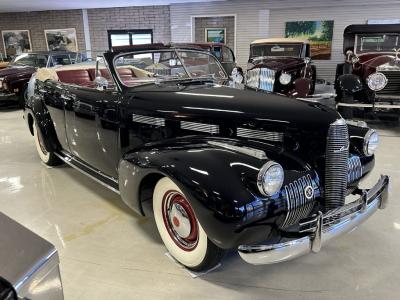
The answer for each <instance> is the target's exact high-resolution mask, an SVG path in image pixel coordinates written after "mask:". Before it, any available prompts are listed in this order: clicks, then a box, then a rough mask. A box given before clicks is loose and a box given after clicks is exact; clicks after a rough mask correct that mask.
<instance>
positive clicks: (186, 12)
mask: <svg viewBox="0 0 400 300" xmlns="http://www.w3.org/2000/svg"><path fill="white" fill-rule="evenodd" d="M170 14H171V41H172V42H191V41H192V30H193V28H192V17H193V16H205V15H234V16H236V39H235V42H236V47H235V52H236V56H237V58H238V62H239V64H240V65H242V66H246V64H247V59H248V56H249V45H250V43H251V42H252V41H253V40H255V39H258V38H261V37H265V36H267V35H268V23H269V20H268V19H269V11H268V6H267V3H266V2H265V1H257V0H250V1H237V0H232V1H225V2H208V3H190V4H174V5H171V7H170ZM249 20H251V22H249ZM227 30H229V29H227Z"/></svg>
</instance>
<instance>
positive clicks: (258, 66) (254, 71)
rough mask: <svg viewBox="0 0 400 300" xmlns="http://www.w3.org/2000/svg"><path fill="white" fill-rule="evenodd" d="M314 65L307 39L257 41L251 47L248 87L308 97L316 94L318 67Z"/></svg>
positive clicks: (247, 76)
mask: <svg viewBox="0 0 400 300" xmlns="http://www.w3.org/2000/svg"><path fill="white" fill-rule="evenodd" d="M310 62H311V60H310V44H309V43H308V41H307V40H299V39H292V38H275V39H261V40H256V41H254V42H252V43H251V45H250V57H249V61H248V65H247V74H246V85H247V86H248V87H250V88H255V89H261V90H265V91H268V92H274V93H280V94H285V95H290V96H294V97H307V96H309V95H311V94H313V93H314V90H315V82H316V68H315V66H314V65H311V64H310ZM299 79H302V80H299Z"/></svg>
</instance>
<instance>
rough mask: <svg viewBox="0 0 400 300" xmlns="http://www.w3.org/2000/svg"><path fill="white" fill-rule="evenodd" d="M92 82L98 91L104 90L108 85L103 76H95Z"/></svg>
mask: <svg viewBox="0 0 400 300" xmlns="http://www.w3.org/2000/svg"><path fill="white" fill-rule="evenodd" d="M93 82H94V84H95V85H96V89H98V90H100V91H103V90H106V89H107V87H108V80H107V79H105V78H104V77H101V76H97V77H96V78H95V79H94V81H93Z"/></svg>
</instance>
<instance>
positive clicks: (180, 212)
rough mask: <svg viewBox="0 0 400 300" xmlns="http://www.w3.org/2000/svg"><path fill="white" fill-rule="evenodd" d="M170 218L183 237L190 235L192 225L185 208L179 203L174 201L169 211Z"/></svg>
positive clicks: (177, 231)
mask: <svg viewBox="0 0 400 300" xmlns="http://www.w3.org/2000/svg"><path fill="white" fill-rule="evenodd" d="M169 220H170V222H171V224H172V227H173V228H174V230H175V231H176V233H177V234H178V235H179V236H180V237H181V238H184V239H185V238H187V237H188V236H189V235H190V232H191V230H192V226H191V225H190V220H189V218H188V215H187V213H186V211H185V209H184V208H183V207H182V205H180V204H179V203H174V204H173V205H172V207H171V210H170V212H169Z"/></svg>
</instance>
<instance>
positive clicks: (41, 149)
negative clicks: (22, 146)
mask: <svg viewBox="0 0 400 300" xmlns="http://www.w3.org/2000/svg"><path fill="white" fill-rule="evenodd" d="M33 137H34V139H35V145H36V150H37V153H38V154H39V157H40V159H41V160H42V162H43V163H45V164H46V165H48V166H55V165H59V164H60V163H61V161H60V159H59V158H58V157H57V156H56V155H55V154H54V153H53V152H49V151H47V150H46V148H45V146H44V144H43V142H42V140H41V137H40V134H39V132H38V128H37V125H36V122H34V123H33Z"/></svg>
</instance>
